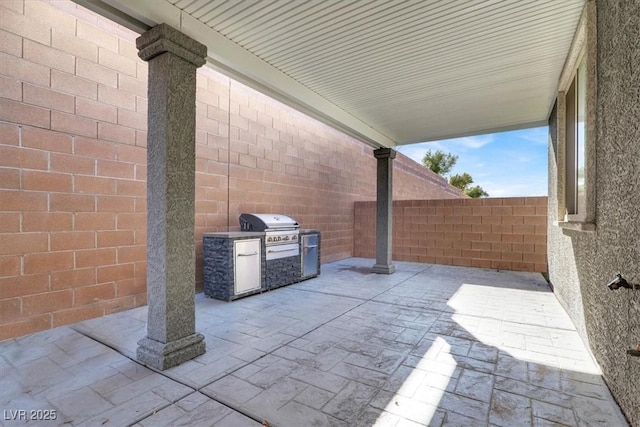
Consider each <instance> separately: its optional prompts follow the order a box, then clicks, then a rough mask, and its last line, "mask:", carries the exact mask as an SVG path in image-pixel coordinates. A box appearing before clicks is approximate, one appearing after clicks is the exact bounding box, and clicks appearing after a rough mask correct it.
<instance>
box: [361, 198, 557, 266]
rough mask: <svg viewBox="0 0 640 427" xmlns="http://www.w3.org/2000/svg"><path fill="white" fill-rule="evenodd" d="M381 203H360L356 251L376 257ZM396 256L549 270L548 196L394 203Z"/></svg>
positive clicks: (401, 258) (394, 244)
mask: <svg viewBox="0 0 640 427" xmlns="http://www.w3.org/2000/svg"><path fill="white" fill-rule="evenodd" d="M375 218H376V207H375V202H356V204H355V224H354V227H355V229H354V230H355V234H356V236H358V237H357V238H356V239H355V240H354V255H355V256H358V257H367V258H370V257H375ZM393 259H394V260H397V261H413V262H426V263H434V264H445V265H459V266H468V267H482V268H495V269H501V270H517V271H537V272H546V271H547V198H546V197H513V198H487V199H449V200H404V201H395V202H394V203H393Z"/></svg>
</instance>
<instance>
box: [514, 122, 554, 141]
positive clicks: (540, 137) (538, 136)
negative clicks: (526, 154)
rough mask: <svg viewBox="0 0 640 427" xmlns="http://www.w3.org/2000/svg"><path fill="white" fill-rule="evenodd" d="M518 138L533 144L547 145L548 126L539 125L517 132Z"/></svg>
mask: <svg viewBox="0 0 640 427" xmlns="http://www.w3.org/2000/svg"><path fill="white" fill-rule="evenodd" d="M518 138H520V139H524V140H525V141H528V142H533V143H534V144H541V145H547V144H548V143H549V128H548V127H546V126H544V127H539V128H533V129H527V130H522V131H519V132H518Z"/></svg>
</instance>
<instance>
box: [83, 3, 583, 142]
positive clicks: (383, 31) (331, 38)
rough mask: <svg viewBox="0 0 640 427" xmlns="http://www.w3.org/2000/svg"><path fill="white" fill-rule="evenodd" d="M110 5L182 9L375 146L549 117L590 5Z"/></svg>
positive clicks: (188, 19) (215, 41)
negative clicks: (568, 57)
mask: <svg viewBox="0 0 640 427" xmlns="http://www.w3.org/2000/svg"><path fill="white" fill-rule="evenodd" d="M93 1H95V0H93ZM106 1H108V2H109V4H111V5H113V6H114V7H116V8H119V9H121V10H134V11H135V12H136V16H141V15H145V10H146V9H145V7H146V8H148V9H149V15H152V16H153V19H152V20H151V21H158V16H162V14H163V13H166V14H167V16H169V17H171V18H172V19H173V21H171V22H169V23H170V24H171V23H172V22H173V23H175V13H176V10H177V11H178V12H179V14H180V26H181V28H179V29H181V30H182V31H184V32H185V33H187V34H188V35H190V36H191V37H194V38H196V39H199V40H201V41H202V42H203V43H205V44H207V45H208V47H209V56H210V58H209V59H210V61H211V63H212V64H214V65H216V66H218V67H219V68H221V69H222V70H223V71H226V72H227V73H231V74H232V75H235V76H240V77H242V78H244V80H245V81H246V82H249V83H253V85H254V86H255V87H257V88H259V89H260V88H262V89H265V91H266V92H267V93H269V94H270V95H274V96H276V97H277V98H278V99H281V100H284V101H285V102H289V103H290V104H291V105H294V106H298V107H301V109H302V110H303V111H305V112H308V113H310V114H313V115H315V116H317V117H318V118H320V119H322V120H324V121H326V122H328V123H330V124H332V125H334V126H336V127H338V128H340V129H342V130H346V131H348V132H350V133H351V134H354V135H356V136H358V137H360V138H362V139H364V140H365V141H367V142H369V143H370V144H372V145H374V146H393V145H401V144H409V143H415V142H423V141H429V140H435V139H442V138H450V137H456V136H461V135H469V134H479V133H488V132H494V131H499V130H506V129H516V128H523V127H529V126H535V125H539V124H541V123H543V122H545V121H546V119H547V115H548V113H549V110H550V106H551V103H552V102H553V99H554V97H555V91H556V88H557V81H558V78H559V76H560V72H561V70H562V66H563V64H564V61H565V58H566V56H567V53H568V51H569V47H570V45H571V42H572V39H573V35H574V32H575V30H576V27H577V25H578V20H579V18H580V14H581V12H582V8H583V7H584V4H585V0H561V1H559V0H534V1H528V0H487V1H480V0H403V1H400V0H385V1H382V0H326V1H319V0H318V1H302V0H240V1H239V0H163V1H158V0H106ZM160 4H162V6H161V7H159V5H160ZM153 5H155V7H153ZM119 6H123V7H119ZM158 23H159V22H158ZM151 24H152V23H151Z"/></svg>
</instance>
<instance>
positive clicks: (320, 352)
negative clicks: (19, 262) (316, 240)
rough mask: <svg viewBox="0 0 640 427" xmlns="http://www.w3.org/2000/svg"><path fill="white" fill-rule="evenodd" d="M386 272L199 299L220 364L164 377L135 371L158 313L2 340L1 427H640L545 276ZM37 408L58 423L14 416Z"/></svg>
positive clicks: (455, 270) (363, 269)
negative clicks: (150, 318)
mask: <svg viewBox="0 0 640 427" xmlns="http://www.w3.org/2000/svg"><path fill="white" fill-rule="evenodd" d="M373 263H374V262H373V260H368V259H359V258H351V259H346V260H342V261H338V262H334V263H330V264H325V265H323V266H322V274H321V276H319V277H318V278H315V279H312V280H308V281H305V282H302V283H299V284H296V285H292V286H288V287H285V288H281V289H278V290H275V291H271V292H267V293H264V294H261V295H256V296H251V297H248V298H244V299H241V300H237V301H235V302H232V303H225V302H221V301H217V300H212V299H207V298H205V297H204V296H203V295H202V294H198V295H197V297H196V317H197V330H198V332H200V333H203V334H204V335H205V337H206V345H207V352H206V354H204V355H203V356H200V357H198V358H196V359H194V360H192V361H189V362H186V363H184V364H182V365H180V366H177V367H175V368H172V369H169V370H167V371H164V372H161V373H160V372H156V371H153V370H151V369H148V368H146V367H144V366H142V365H140V364H138V363H137V362H136V361H135V351H136V343H137V341H138V340H139V339H140V338H142V337H143V336H145V331H146V326H145V321H146V312H147V310H146V307H141V308H138V309H134V310H129V311H125V312H121V313H117V314H114V315H110V316H106V317H102V318H99V319H93V320H89V321H85V322H82V323H78V324H75V325H72V326H69V327H62V328H57V329H53V330H49V331H44V332H41V333H37V334H33V335H29V336H26V337H22V338H18V339H14V340H10V341H5V342H2V343H0V370H1V372H2V377H1V378H0V402H1V404H2V405H1V406H2V409H3V417H2V419H1V420H0V424H1V425H2V426H18V425H25V424H27V425H44V426H53V425H65V426H96V425H97V426H112V425H113V426H125V425H136V426H179V425H184V426H201V425H202V426H211V425H215V426H259V425H261V423H263V421H264V422H265V423H264V425H271V426H373V425H375V426H419V425H431V426H465V427H468V426H485V425H492V426H493V425H495V426H509V427H512V426H558V425H566V426H584V425H603V426H626V425H627V423H626V421H625V419H624V417H623V416H622V414H621V412H620V410H619V408H618V406H617V405H616V403H615V402H614V400H613V399H612V397H611V394H610V393H609V390H608V389H607V387H606V385H605V384H604V382H603V380H602V377H601V376H600V374H599V369H598V367H597V366H596V364H595V363H594V362H593V360H592V359H591V356H590V355H589V353H588V352H587V350H585V347H584V345H583V344H582V342H581V340H580V338H579V337H578V334H577V333H576V331H575V328H574V326H573V324H572V323H571V321H570V320H569V318H568V316H567V315H566V314H565V313H564V311H563V309H562V308H561V306H560V305H559V303H558V302H557V301H556V299H555V297H554V296H553V294H552V293H551V292H550V290H549V287H548V285H547V283H546V282H545V281H544V279H543V278H542V276H541V275H540V274H534V273H521V272H510V271H495V270H488V269H476V268H462V267H448V266H440V265H430V264H417V263H407V262H397V263H395V265H396V267H397V271H396V273H395V274H393V275H390V276H386V275H376V274H370V273H369V271H370V267H371V266H372V265H373ZM38 409H41V410H55V415H56V419H55V420H53V421H38V422H36V421H34V420H32V421H29V422H28V423H27V422H26V421H24V420H14V418H21V415H22V413H21V412H16V411H20V410H25V411H26V413H25V416H26V417H27V418H28V417H29V416H30V415H33V414H30V410H38ZM42 414H43V413H40V415H42ZM35 415H38V414H37V413H36V414H35Z"/></svg>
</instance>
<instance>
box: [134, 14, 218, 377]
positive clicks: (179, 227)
mask: <svg viewBox="0 0 640 427" xmlns="http://www.w3.org/2000/svg"><path fill="white" fill-rule="evenodd" d="M136 46H137V48H138V50H139V52H138V56H139V57H140V58H142V59H143V60H145V61H147V62H148V63H149V86H148V99H149V101H148V102H149V108H148V110H149V112H148V142H147V296H148V304H149V313H148V319H147V336H146V337H145V338H143V339H141V340H140V341H139V342H138V350H137V358H138V360H140V361H141V362H142V363H144V364H146V365H148V366H151V367H153V368H156V369H159V370H164V369H168V368H170V367H172V366H176V365H179V364H180V363H182V362H185V361H187V360H190V359H193V358H194V357H196V356H199V355H201V354H204V352H205V343H204V336H203V335H201V334H198V333H196V331H195V323H196V318H195V301H194V297H195V241H194V239H195V237H194V227H195V123H196V69H197V68H198V67H200V66H202V65H204V63H205V59H204V58H205V57H206V55H207V48H206V46H204V45H202V44H200V43H198V42H196V41H195V40H193V39H191V38H189V37H188V36H186V35H184V34H182V33H181V32H179V31H177V30H175V29H174V28H172V27H170V26H168V25H166V24H160V25H158V26H156V27H154V28H152V29H151V30H149V31H147V32H146V33H144V34H142V35H141V36H140V37H138V39H137V40H136Z"/></svg>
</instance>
